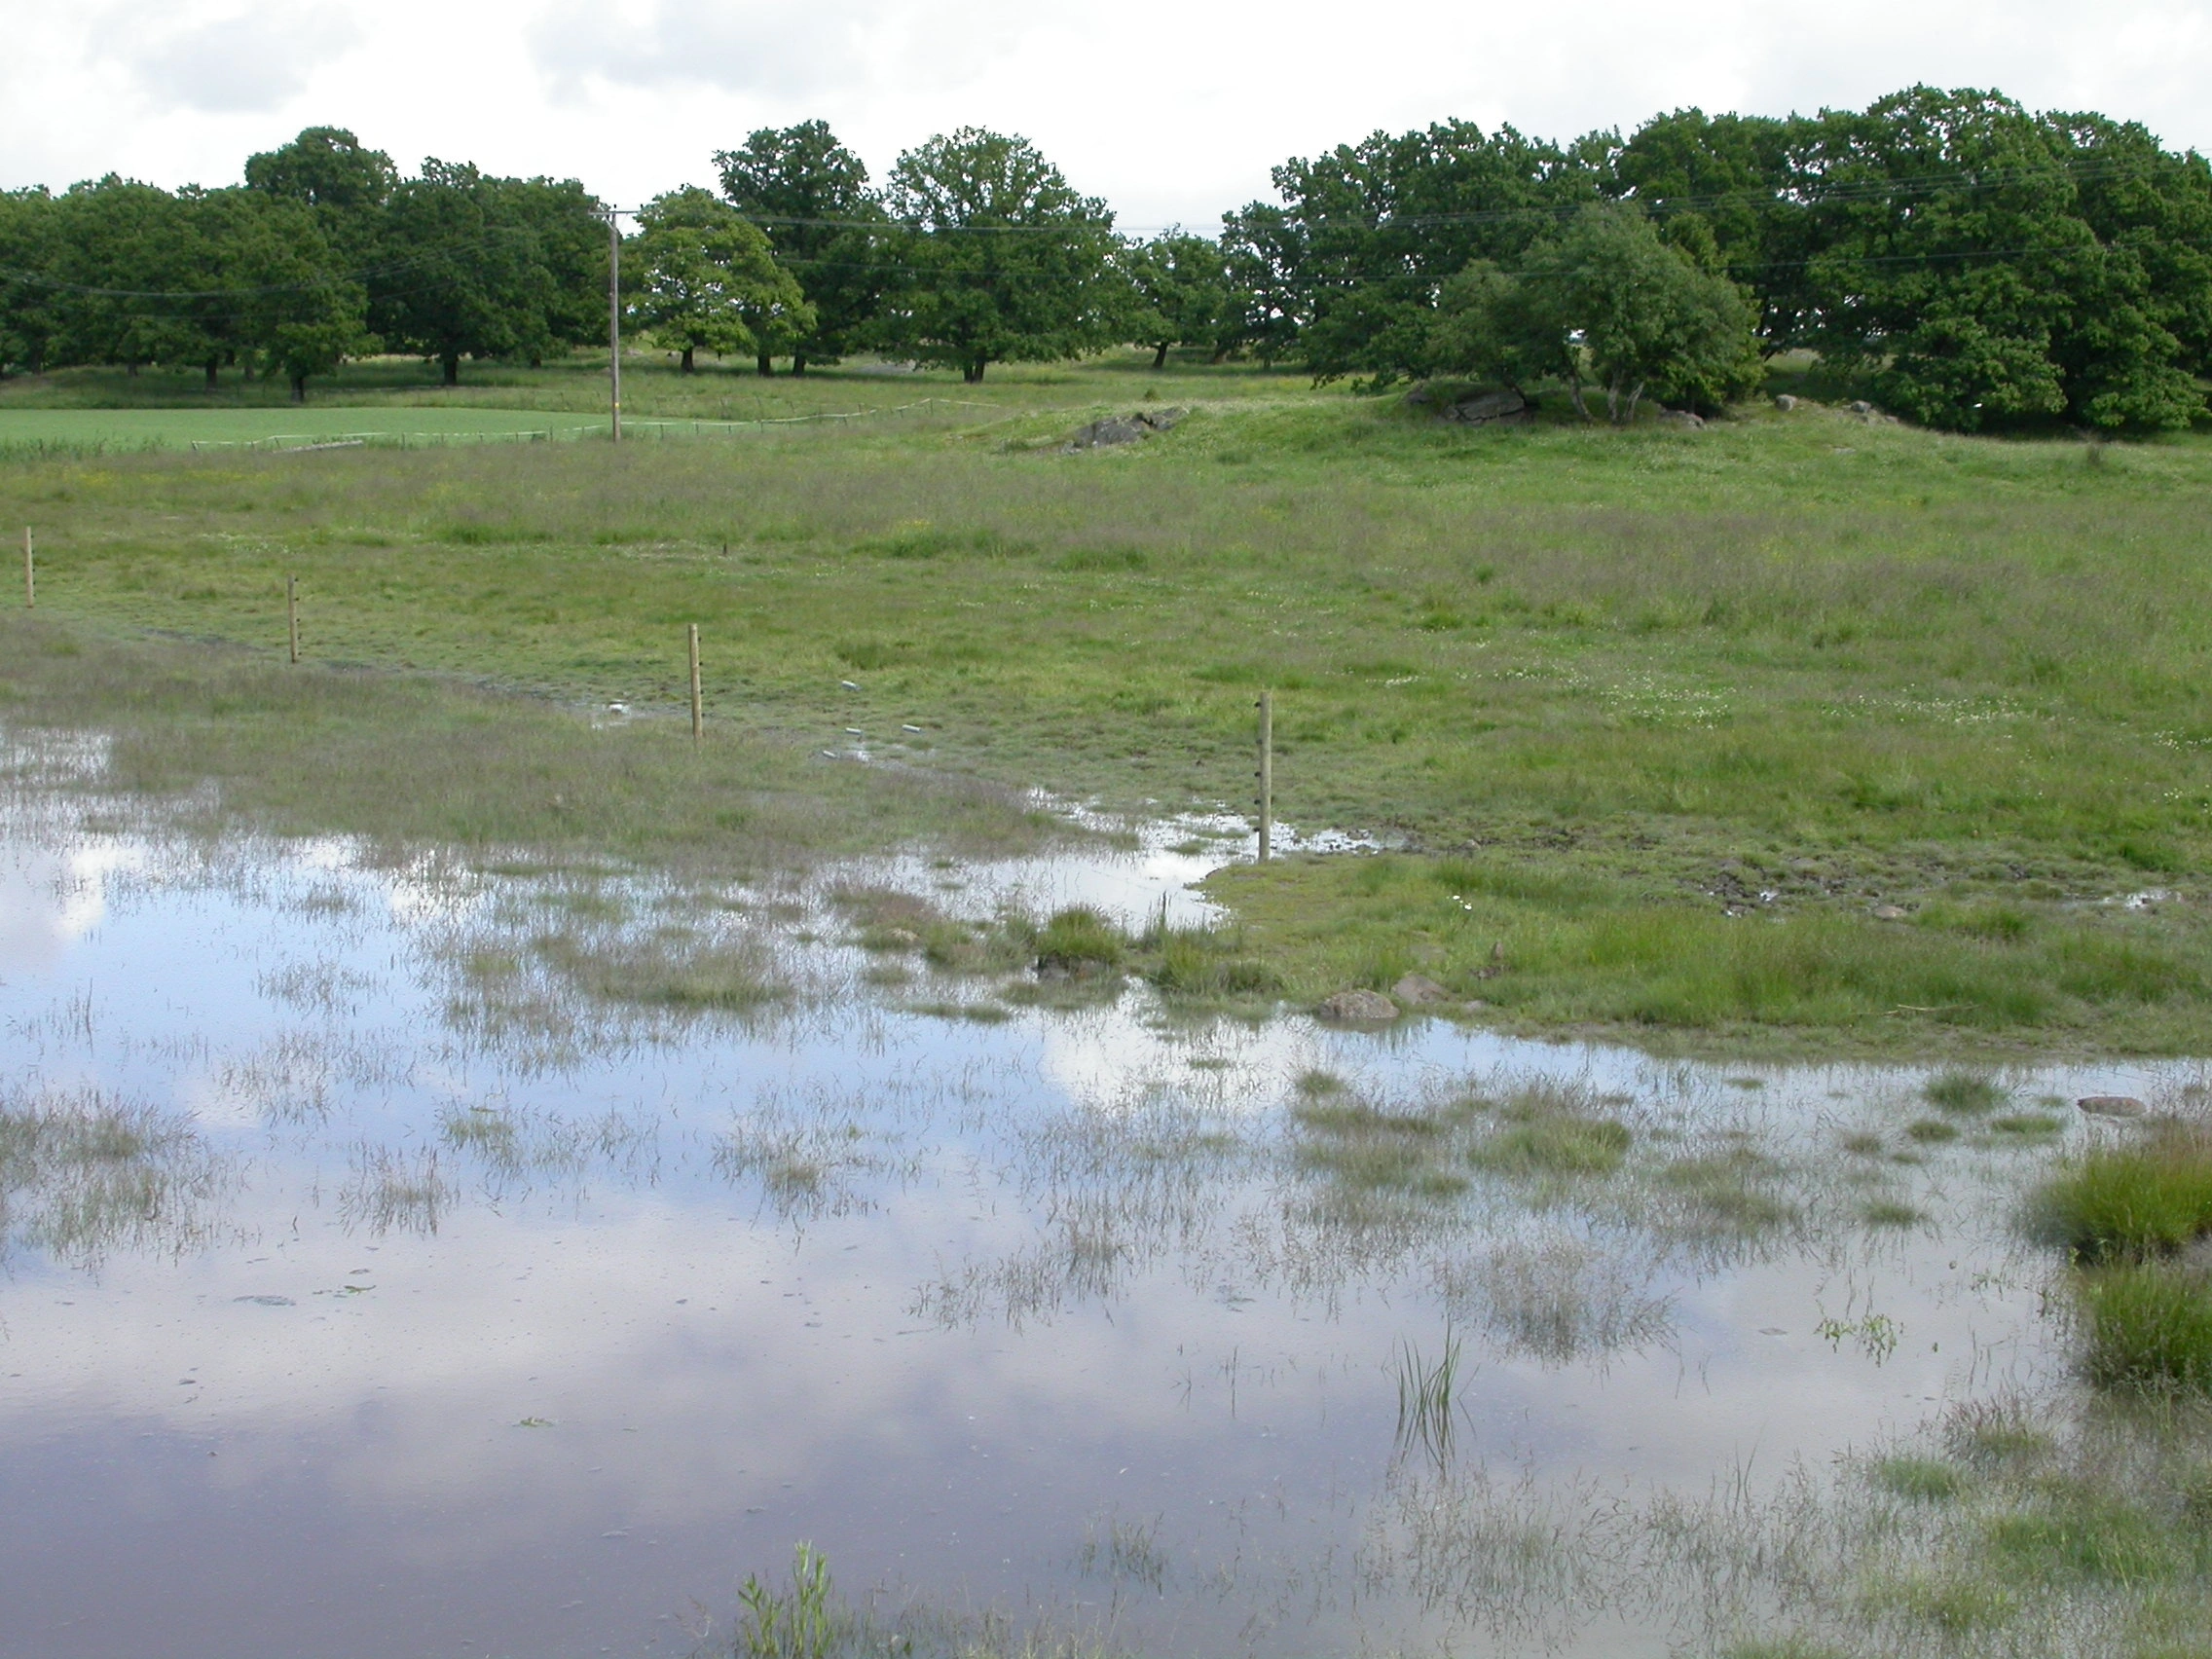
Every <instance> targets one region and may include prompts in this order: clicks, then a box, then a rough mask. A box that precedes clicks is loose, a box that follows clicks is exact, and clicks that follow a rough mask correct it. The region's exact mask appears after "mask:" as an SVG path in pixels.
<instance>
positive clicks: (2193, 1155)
mask: <svg viewBox="0 0 2212 1659" xmlns="http://www.w3.org/2000/svg"><path fill="white" fill-rule="evenodd" d="M2035 1212H2036V1221H2037V1224H2038V1226H2039V1228H2040V1230H2041V1231H2042V1232H2043V1233H2044V1235H2046V1237H2047V1238H2049V1239H2050V1241H2051V1242H2053V1243H2056V1244H2060V1245H2062V1246H2064V1247H2065V1249H2066V1250H2067V1251H2068V1252H2069V1254H2070V1255H2072V1256H2073V1257H2074V1258H2075V1259H2076V1260H2078V1261H2082V1262H2086V1263H2090V1264H2102V1263H2110V1262H2122V1263H2126V1262H2142V1261H2147V1260H2150V1259H2152V1258H2155V1257H2158V1256H2163V1255H2170V1254H2171V1253H2173V1252H2174V1251H2177V1250H2180V1249H2181V1248H2183V1247H2184V1246H2185V1245H2188V1244H2190V1243H2191V1242H2193V1241H2194V1240H2195V1239H2196V1238H2198V1237H2200V1236H2202V1235H2205V1234H2207V1233H2212V1132H2208V1131H2206V1130H2205V1129H2204V1128H2203V1127H2201V1126H2200V1125H2197V1124H2190V1123H2183V1122H2173V1121H2163V1122H2155V1123H2152V1124H2147V1125H2145V1128H2144V1131H2143V1133H2142V1134H2141V1136H2140V1137H2139V1138H2137V1139H2133V1140H2131V1141H2129V1142H2128V1143H2126V1144H2124V1145H2121V1146H2117V1147H2105V1148H2100V1149H2098V1150H2096V1151H2094V1152H2090V1153H2087V1154H2085V1155H2084V1156H2083V1157H2082V1158H2079V1159H2077V1160H2075V1161H2073V1162H2072V1163H2071V1164H2069V1165H2068V1166H2067V1167H2066V1168H2065V1169H2063V1170H2061V1171H2060V1172H2059V1173H2058V1174H2057V1175H2055V1176H2053V1177H2052V1178H2051V1179H2050V1180H2049V1181H2048V1182H2046V1184H2045V1185H2044V1186H2043V1188H2042V1189H2041V1190H2040V1191H2039V1192H2038V1194H2037V1195H2036V1198H2035Z"/></svg>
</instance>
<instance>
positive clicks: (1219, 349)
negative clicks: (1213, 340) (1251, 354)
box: [1206, 346, 1229, 363]
mask: <svg viewBox="0 0 2212 1659" xmlns="http://www.w3.org/2000/svg"><path fill="white" fill-rule="evenodd" d="M1228 360H1229V348H1228V347H1226V346H1216V347H1215V348H1214V349H1213V355H1212V356H1210V357H1208V358H1207V359H1206V361H1207V362H1209V363H1225V362H1227V361H1228Z"/></svg>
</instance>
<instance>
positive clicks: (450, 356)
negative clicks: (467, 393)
mask: <svg viewBox="0 0 2212 1659" xmlns="http://www.w3.org/2000/svg"><path fill="white" fill-rule="evenodd" d="M438 365H439V367H440V368H442V369H444V371H445V377H446V385H448V386H459V385H460V384H461V353H460V352H459V351H448V352H447V353H446V354H445V355H444V356H442V357H440V358H439V359H438Z"/></svg>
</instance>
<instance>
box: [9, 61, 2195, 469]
mask: <svg viewBox="0 0 2212 1659" xmlns="http://www.w3.org/2000/svg"><path fill="white" fill-rule="evenodd" d="M715 163H716V166H717V169H718V173H719V179H718V182H719V190H707V189H700V188H687V189H682V190H676V191H671V192H669V193H667V194H664V195H662V196H660V197H657V198H655V199H654V200H653V201H652V202H650V203H646V204H645V206H644V207H643V208H641V209H639V210H637V211H636V212H635V213H634V214H631V215H626V217H627V218H628V221H629V223H628V228H627V231H626V234H625V235H624V236H623V238H622V244H621V248H620V253H619V258H620V272H621V295H622V300H621V303H622V309H623V313H624V315H625V327H626V329H628V330H632V331H635V332H636V333H637V334H639V335H641V336H642V337H643V338H644V339H645V340H646V341H648V342H650V343H652V344H654V345H657V346H660V347H663V348H665V349H667V350H671V351H674V352H676V353H678V354H679V355H680V358H681V361H682V365H683V367H684V368H685V369H690V368H692V367H693V366H694V364H695V359H696V355H697V353H699V352H701V351H707V352H712V353H715V354H717V355H718V356H721V357H728V356H732V355H736V356H739V357H741V358H746V359H750V360H751V361H752V362H753V363H754V365H755V367H756V369H757V370H758V372H760V373H762V374H766V373H770V372H772V371H773V370H774V368H775V365H776V364H777V363H778V362H779V361H781V362H785V363H787V364H788V366H789V370H790V372H793V373H799V374H803V373H805V372H806V370H807V368H808V367H809V366H810V365H820V364H826V363H832V362H835V361H837V360H838V359H839V358H841V357H844V356H847V355H851V354H853V353H856V352H863V351H865V352H871V353H877V354H881V355H883V356H886V357H891V358H895V359H900V360H906V361H913V362H917V363H923V364H930V365H936V366H943V367H950V368H956V369H958V370H960V371H961V373H962V374H963V376H964V377H965V378H967V379H968V380H970V381H977V380H980V379H981V378H982V376H983V375H984V373H985V371H986V369H987V368H988V367H989V365H990V364H992V363H994V362H1019V361H1040V360H1050V359H1054V358H1060V357H1067V356H1073V355H1077V354H1080V353H1083V352H1086V351H1089V350H1098V349H1102V348H1105V347H1108V346H1113V345H1128V344H1136V345H1141V346H1144V347H1146V348H1148V349H1150V350H1152V351H1153V352H1154V361H1155V363H1156V364H1163V363H1164V362H1165V361H1166V358H1167V355H1168V353H1169V352H1170V351H1172V350H1178V349H1185V350H1189V349H1196V350H1199V351H1202V352H1203V353H1204V354H1205V355H1206V356H1208V357H1209V358H1211V359H1213V360H1216V361H1219V360H1222V359H1225V358H1229V357H1232V356H1249V357H1253V358H1257V359H1260V360H1262V361H1265V362H1269V363H1280V364H1285V365H1290V366H1295V367H1299V368H1302V369H1304V370H1306V371H1307V372H1309V373H1310V374H1311V375H1313V376H1314V377H1315V378H1316V379H1318V380H1334V379H1339V378H1345V377H1357V378H1359V379H1361V380H1362V381H1364V382H1366V383H1368V384H1372V385H1378V386H1386V385H1389V384H1391V383H1392V382H1395V381H1400V380H1407V379H1424V378H1437V377H1444V378H1452V379H1458V380H1467V381H1476V382H1483V383H1487V384H1492V385H1502V386H1511V387H1516V388H1520V389H1524V390H1533V389H1534V388H1535V387H1539V386H1543V387H1551V386H1557V387H1561V388H1563V389H1564V390H1565V391H1566V393H1567V395H1568V396H1569V397H1570V398H1571V400H1572V401H1573V403H1574V406H1575V407H1576V408H1577V409H1578V410H1580V411H1582V412H1583V413H1584V414H1585V416H1587V417H1589V418H1591V419H1596V418H1598V416H1599V413H1600V411H1599V407H1598V405H1599V399H1600V398H1601V397H1602V398H1603V403H1604V413H1605V414H1607V415H1609V416H1610V418H1612V419H1615V420H1630V419H1633V418H1634V416H1635V412H1636V410H1637V409H1638V407H1639V406H1640V405H1641V403H1642V402H1643V401H1644V400H1646V399H1660V400H1665V401H1668V402H1673V403H1679V404H1683V405H1686V406H1690V407H1698V408H1708V409H1710V408H1713V407H1717V406H1719V405H1721V404H1724V403H1725V402H1726V401H1728V400H1729V399H1730V398H1732V397H1735V396H1738V395H1741V394H1742V393H1744V392H1745V391H1747V390H1749V389H1751V387H1754V386H1755V385H1756V384H1757V382H1758V380H1759V378H1760V376H1761V374H1762V373H1763V363H1764V361H1765V359H1767V358H1769V357H1771V356H1773V355H1775V354H1777V353H1780V352H1784V351H1791V350H1808V351H1812V352H1817V353H1818V354H1819V355H1820V357H1821V358H1822V359H1823V361H1824V362H1825V363H1826V364H1828V365H1829V366H1830V367H1831V368H1833V369H1835V370H1837V371H1839V372H1840V373H1842V374H1844V375H1846V376H1848V377H1851V378H1852V379H1853V380H1854V382H1855V384H1859V385H1862V386H1864V387H1866V388H1867V389H1868V391H1869V392H1870V394H1871V395H1873V396H1875V397H1877V398H1878V399H1879V400H1880V401H1881V402H1882V403H1883V404H1884V405H1885V406H1886V407H1889V408H1891V409H1894V410H1896V411H1898V412H1899V413H1900V414H1903V415H1905V416H1907V417H1909V418H1911V419H1913V420H1916V421H1920V422H1923V423H1926V424H1932V425H1937V426H1943V427H1948V428H1952V429H1959V430H1974V429H1982V428H2005V427H2010V426H2019V425H2023V424H2034V423H2043V422H2054V421H2063V422H2067V423H2070V424H2075V425H2079V426H2085V427H2091V428H2098V429H2105V430H2124V429H2140V430H2155V429H2159V428H2168V427H2175V426H2180V425H2185V424H2189V423H2190V422H2192V421H2194V420H2197V419H2200V418H2202V417H2203V416H2204V415H2205V412H2206V411H2205V402H2204V387H2203V385H2202V382H2203V381H2204V379H2205V378H2206V377H2207V376H2208V375H2212V167H2208V166H2207V164H2206V162H2205V160H2204V158H2202V157H2200V156H2198V155H2196V154H2195V153H2194V152H2188V153H2175V152H2172V151H2168V150H2166V149H2164V148H2163V147H2161V146H2160V145H2159V144H2158V142H2157V139H2156V138H2155V137H2154V136H2153V135H2152V134H2151V133H2150V132H2148V131H2147V130H2146V129H2143V128H2142V127H2140V126H2138V125H2135V124H2132V123H2123V122H2119V121H2114V120H2112V119H2110V118H2108V117H2105V116H2101V115H2093V114H2086V115H2083V114H2067V113H2058V112H2043V113H2038V112H2033V111H2030V110H2028V109H2026V108H2024V107H2023V106H2021V105H2019V104H2017V103H2015V102H2013V101H2012V100H2010V99H2009V98H2006V97H2004V96H2002V95H2001V94H1999V93H1996V92H1974V91H1964V92H1944V91H1939V90H1936V89H1931V88H1925V87H1919V88H1913V89H1910V90H1908V91H1905V92H1899V93H1896V94H1893V95H1891V96H1889V97H1885V98H1881V99H1877V100H1876V101H1875V102H1873V103H1871V104H1869V105H1868V106H1867V107H1866V108H1865V109H1863V110H1825V111H1823V112H1821V113H1820V114H1818V115H1814V116H1794V115H1793V116H1787V117H1759V116H1738V115H1723V116H1708V115H1706V114H1704V113H1703V112H1701V111H1698V110H1694V109H1691V110H1680V111H1676V112H1673V113H1671V114H1666V115H1661V116H1657V117H1654V118H1653V119H1652V120H1650V121H1648V122H1646V123H1644V124H1643V125H1642V126H1641V127H1640V128H1638V129H1635V130H1634V131H1633V132H1632V133H1630V134H1629V135H1628V136H1627V137H1625V138H1623V137H1622V136H1621V135H1620V134H1619V133H1618V132H1615V131H1606V132H1598V133H1592V134H1589V135H1586V136H1584V137H1582V138H1579V139H1576V140H1574V141H1573V142H1571V143H1567V144H1559V143H1553V142H1550V141H1547V140H1541V139H1535V138H1530V137H1526V136H1524V135H1523V134H1521V133H1520V132H1518V131H1516V130H1515V129H1512V128H1510V127H1501V128H1497V129H1493V130H1490V131H1487V132H1486V131H1485V130H1484V129H1481V128H1479V127H1477V126H1475V125H1473V124H1471V123H1466V122H1446V123H1440V124H1437V125H1434V126H1431V127H1429V128H1426V129H1422V130H1419V131H1414V132H1406V133H1401V134H1395V135H1393V134H1389V133H1381V132H1379V133H1376V134H1373V135H1371V136H1370V137H1367V138H1365V139H1362V140H1361V141H1359V142H1358V143H1355V144H1346V145H1342V146H1340V147H1338V148H1337V149H1334V150H1332V151H1329V152H1327V153H1326V154H1324V155H1320V156H1316V157H1312V158H1294V159H1292V160H1290V161H1287V162H1285V163H1284V164H1283V165H1282V166H1278V167H1276V168H1274V169H1273V173H1272V182H1273V185H1274V190H1275V197H1276V199H1275V200H1273V201H1270V202H1255V203H1249V204H1247V205H1246V206H1244V207H1242V208H1239V209H1237V210H1236V211H1235V212H1232V213H1229V214H1227V215H1225V216H1224V220H1223V230H1222V233H1221V234H1220V235H1219V236H1218V237H1208V236H1199V235H1196V234H1193V233H1189V232H1185V231H1182V230H1180V229H1170V230H1168V231H1166V232H1163V233H1161V234H1160V235H1158V236H1153V237H1147V238H1132V237H1127V236H1124V235H1122V234H1120V233H1118V232H1117V231H1116V229H1115V224H1114V216H1113V214H1112V213H1111V212H1110V211H1109V210H1108V209H1107V207H1106V206H1105V204H1104V203H1102V202H1100V201H1098V200H1097V199H1095V198H1092V197H1087V196H1083V195H1081V194H1080V193H1078V192H1077V191H1076V190H1075V189H1074V188H1073V187H1072V186H1071V185H1069V183H1068V182H1067V180H1066V179H1065V178H1064V177H1063V176H1062V175H1061V173H1060V172H1059V170H1058V169H1057V168H1056V167H1055V166H1052V164H1051V162H1050V161H1049V160H1047V159H1046V158H1045V157H1044V156H1043V155H1042V154H1041V153H1040V152H1039V151H1038V150H1037V148H1036V147H1035V146H1034V145H1032V144H1030V143H1029V142H1027V141H1026V140H1024V139H1021V138H1018V137H1011V136H1008V135H1005V134H1001V133H996V132H990V131H985V130H981V129H960V130H958V131H955V132H952V133H949V134H942V135H940V136H937V137H933V138H931V139H930V140H929V141H928V142H927V143H924V144H921V145H919V146H917V147H915V148H914V149H911V150H908V151H906V152H905V153H904V154H903V155H901V156H900V157H899V158H898V160H897V162H896V163H895V164H894V165H893V166H892V167H891V169H890V171H889V173H888V174H887V175H886V176H885V177H884V178H883V179H882V180H881V181H880V182H879V181H877V180H874V179H872V178H871V177H870V176H869V173H868V170H867V168H866V166H864V165H863V164H862V162H861V161H860V159H859V157H857V156H856V155H855V154H854V153H853V152H852V151H851V150H850V149H848V148H847V147H846V146H844V145H843V144H842V143H840V142H839V141H838V140H837V138H836V136H835V134H834V133H833V132H831V130H830V129H829V127H828V126H826V125H825V124H823V123H821V122H806V123H802V124H799V125H797V126H793V127H787V128H778V129H761V130H759V131H756V132H754V133H753V134H752V135H751V136H750V137H749V138H748V139H747V140H746V141H745V143H744V144H743V145H742V146H740V147H738V148H735V149H731V150H726V151H721V152H719V153H718V154H717V155H716V157H715ZM607 211H608V209H607V206H606V204H605V203H600V202H598V201H597V200H595V199H594V198H592V197H591V196H590V195H589V194H588V193H587V192H585V191H584V190H583V188H582V187H581V186H580V185H579V184H577V183H576V182H575V181H573V180H554V179H548V178H534V179H513V178H498V177H494V176H491V175H488V174H485V173H483V172H481V171H479V170H478V169H477V168H475V167H473V166H467V165H465V164H455V163H446V162H439V161H434V160H433V161H429V162H425V163H424V166H423V168H422V170H421V172H420V173H418V174H416V175H413V176H402V175H401V174H400V172H399V170H398V169H397V168H396V167H394V166H393V165H392V163H391V160H390V158H389V157H387V156H386V155H385V154H383V153H382V152H380V151H376V150H371V149H369V148H367V147H365V146H364V145H362V144H361V143H360V142H359V141H358V140H357V139H356V138H355V137H354V136H353V135H352V134H351V133H349V132H345V131H342V130H339V129H327V128H315V129H309V130H307V131H305V132H303V133H301V134H300V136H299V137H298V138H297V139H295V140H294V141H293V142H292V143H290V144H288V145H286V146H284V147H283V148H281V149H279V150H276V151H272V152H269V153H266V154H262V155H256V156H254V157H252V158H250V159H249V160H248V161H247V163H246V166H245V183H244V184H243V185H242V186H240V187H234V188H229V189H219V190H200V189H186V190H182V191H176V192H167V191H163V190H159V189H156V188H154V187H152V186H149V185H144V184H139V183H135V182H132V181H130V180H127V179H121V178H115V177H109V178H104V179H101V180H98V181H96V182H92V183H88V184H81V185H78V186H76V187H74V188H72V189H70V190H67V191H64V192H62V193H60V194H57V195H56V194H50V193H49V192H47V191H45V190H28V191H18V192H14V193H10V194H6V195H0V372H17V371H29V372H33V373H37V372H41V371H43V370H45V369H47V368H52V367H59V366H64V365H70V364H107V365H120V366H124V367H126V368H130V369H135V368H136V367H138V366H139V365H143V364H161V365H167V366H174V365H181V364H190V365H194V366H197V367H200V368H203V369H204V371H205V373H206V374H207V376H208V378H209V380H210V381H211V382H212V381H213V380H214V379H215V378H216V377H217V376H218V375H219V373H220V372H221V370H222V369H224V368H225V367H227V366H236V367H238V368H239V369H240V370H241V371H243V372H246V373H255V374H272V375H281V376H283V377H284V378H285V379H287V380H288V381H289V382H290V384H291V386H292V388H293V391H294V394H295V395H296V396H300V395H304V394H305V388H306V386H307V383H308V381H309V379H310V378H311V377H313V376H316V375H324V374H328V373H330V372H331V371H332V370H333V369H334V368H335V367H336V366H337V364H338V363H339V362H341V361H342V360H344V359H346V358H348V357H351V356H359V355H364V354H367V353H370V352H375V351H389V352H408V353H416V354H420V355H421V356H423V357H424V358H425V359H428V360H431V361H435V362H438V363H439V364H441V365H442V367H443V372H444V376H445V379H446V380H447V381H448V382H449V383H450V382H453V381H456V380H457V379H458V378H459V376H460V373H461V364H462V362H463V361H464V360H466V359H471V358H478V359H483V358H498V359H510V360H512V359H520V360H537V359H541V358H543V357H545V356H547V355H548V354H550V353H553V352H556V351H562V350H568V349H570V348H571V347H575V346H579V345H585V344H589V343H593V342H598V341H604V339H605V329H606V322H607V315H606V312H607V298H606V296H607V290H608V268H607V266H608V256H609V247H608V241H609V239H608V229H607V217H606V215H607Z"/></svg>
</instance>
